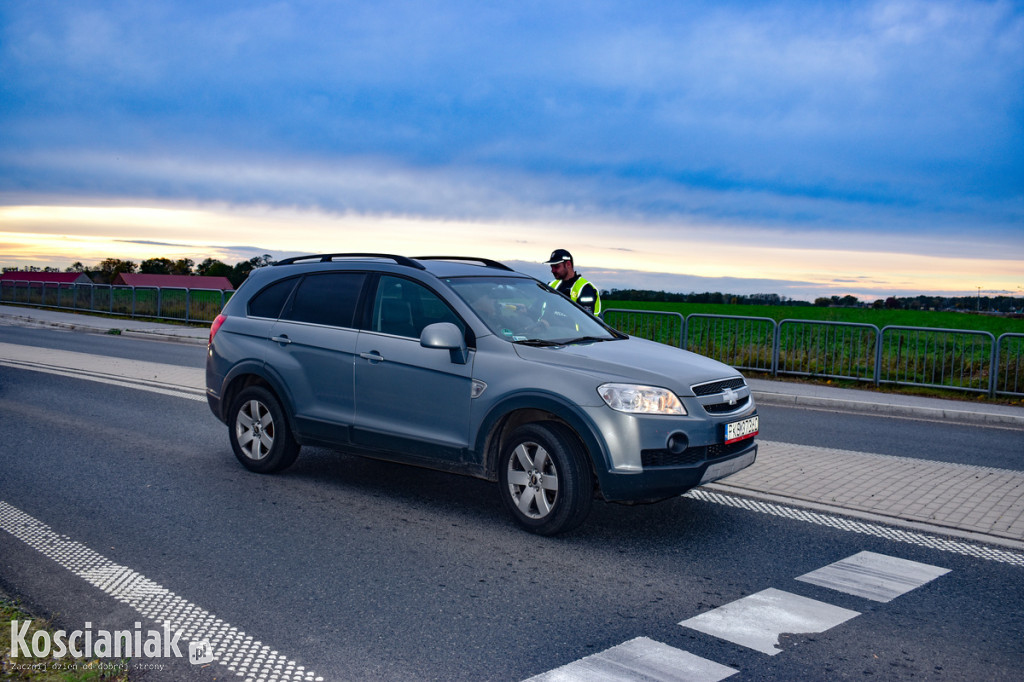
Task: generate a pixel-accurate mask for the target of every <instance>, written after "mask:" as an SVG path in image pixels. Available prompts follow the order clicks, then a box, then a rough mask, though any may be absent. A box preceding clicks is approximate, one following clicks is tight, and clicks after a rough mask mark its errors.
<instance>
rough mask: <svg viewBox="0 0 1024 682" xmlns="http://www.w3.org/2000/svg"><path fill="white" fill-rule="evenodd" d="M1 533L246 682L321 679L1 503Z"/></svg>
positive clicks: (148, 582) (318, 680)
mask: <svg viewBox="0 0 1024 682" xmlns="http://www.w3.org/2000/svg"><path fill="white" fill-rule="evenodd" d="M0 529H2V530H4V531H6V532H8V533H10V534H11V535H13V536H14V537H16V538H17V539H19V540H21V541H22V542H24V543H25V544H26V545H28V546H29V547H31V548H33V549H35V550H37V551H39V552H40V553H42V554H43V555H44V556H46V557H48V558H50V559H52V560H53V561H55V562H57V564H59V565H60V566H62V567H64V568H66V569H67V570H69V571H70V572H71V573H73V574H74V575H76V576H78V577H79V578H82V579H83V580H85V581H86V582H88V583H89V584H91V585H94V586H95V587H98V588H99V589H100V590H102V591H103V592H105V593H106V594H109V595H110V596H112V597H114V598H115V599H117V600H118V601H119V602H121V603H123V604H127V605H128V606H130V607H132V608H134V609H135V610H136V611H138V612H139V613H141V614H142V615H143V616H145V617H147V618H151V619H152V620H154V621H156V622H157V623H158V624H159V625H166V626H167V627H168V628H170V630H171V631H177V632H180V633H181V636H182V638H184V639H187V640H190V641H193V642H197V641H203V640H206V641H208V642H209V643H210V646H211V648H212V650H213V657H214V660H215V661H217V662H218V663H220V664H221V665H224V666H226V667H227V669H228V670H230V671H231V672H232V673H234V674H235V675H236V676H237V677H241V678H245V680H246V681H247V682H249V681H251V682H323V679H324V678H323V677H320V676H318V675H317V674H316V673H314V672H313V671H311V670H307V669H306V667H305V666H302V665H298V664H297V663H296V662H295V661H292V660H289V659H288V658H287V657H286V656H284V655H283V654H280V653H278V652H277V651H274V650H272V649H271V648H270V647H268V646H266V645H265V644H263V643H262V642H259V641H256V640H254V639H253V638H252V637H251V636H249V635H247V634H245V632H243V631H241V630H239V629H238V628H235V627H232V626H231V625H230V624H228V623H225V622H224V621H223V620H221V619H220V618H217V617H216V616H215V615H214V614H212V613H209V612H208V611H205V610H204V609H202V608H200V607H198V606H196V605H195V604H192V603H190V602H189V601H187V600H186V599H184V598H182V597H180V596H178V595H176V594H174V593H173V592H171V591H170V590H168V589H167V588H165V587H163V586H161V585H158V584H157V583H155V582H153V581H152V580H150V579H149V578H147V577H146V576H144V575H142V574H140V573H137V572H135V571H133V570H132V569H130V568H128V567H127V566H121V565H119V564H116V563H114V562H113V561H110V560H109V559H107V558H106V557H103V556H102V555H100V554H98V553H97V552H95V551H93V550H91V549H89V548H88V547H86V546H85V545H83V544H81V543H79V542H76V541H74V540H72V539H71V538H69V537H68V536H66V535H60V534H58V533H56V532H55V531H54V530H52V529H51V528H50V527H49V526H47V525H46V524H45V523H43V522H42V521H39V520H38V519H36V518H34V517H32V516H29V515H28V514H26V513H25V512H23V511H21V510H20V509H18V508H16V507H14V506H12V505H10V504H8V503H6V502H4V501H2V500H0Z"/></svg>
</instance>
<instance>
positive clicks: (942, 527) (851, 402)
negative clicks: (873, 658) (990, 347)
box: [0, 306, 1024, 550]
mask: <svg viewBox="0 0 1024 682" xmlns="http://www.w3.org/2000/svg"><path fill="white" fill-rule="evenodd" d="M115 323H116V324H115ZM0 324H8V325H11V324H14V325H30V326H40V325H49V326H59V327H64V328H74V329H78V330H82V331H93V332H99V333H103V332H105V331H106V330H107V329H110V328H118V329H122V330H124V331H128V332H131V333H135V334H138V335H140V336H146V337H148V338H159V339H163V340H175V341H184V342H189V343H205V342H206V330H205V329H203V328H193V327H182V326H179V325H166V324H160V323H152V322H138V321H133V320H123V319H118V320H109V319H106V318H95V317H89V316H81V315H74V314H70V313H61V312H57V311H44V310H33V309H29V308H21V307H12V306H0ZM5 361H6V362H5ZM4 362H5V364H9V365H11V366H24V367H28V366H30V365H35V368H36V369H40V370H43V371H46V370H47V369H49V370H51V371H55V370H59V369H61V368H63V369H66V370H69V371H73V372H77V373H79V374H80V375H82V376H83V377H85V376H86V375H92V376H93V377H99V378H100V379H101V380H109V381H117V380H123V381H126V382H128V383H129V384H137V385H139V386H147V387H149V388H155V389H158V390H162V389H174V390H180V391H183V392H185V393H188V394H191V395H192V396H193V397H195V398H197V399H198V398H201V396H202V395H204V393H205V376H204V372H203V370H202V369H201V368H187V367H179V366H175V365H166V364H162V363H154V362H139V361H131V360H125V359H121V358H109V357H103V356H95V355H89V354H86V353H75V352H70V351H55V350H49V349H41V348H38V349H37V348H30V347H26V346H19V345H16V344H7V343H0V363H4ZM749 383H750V385H751V388H752V390H753V391H754V396H755V399H756V400H757V401H758V402H759V403H761V404H782V405H799V406H807V407H816V408H823V409H833V410H848V411H856V412H863V413H869V414H882V415H898V416H905V417H914V418H922V419H936V420H943V421H957V422H961V423H968V424H979V425H987V426H999V427H1002V428H1012V429H1020V430H1021V444H1022V445H1021V454H1022V457H1024V408H1020V407H1014V406H1006V405H990V404H980V403H976V402H972V401H966V400H963V401H955V400H941V399H936V398H920V397H915V396H903V395H900V394H882V393H875V392H871V391H861V390H850V389H838V388H834V387H828V386H817V385H809V384H800V383H789V382H783V381H766V380H757V379H754V380H750V381H749ZM707 487H708V488H709V489H713V490H716V491H719V492H724V493H728V494H733V495H742V496H749V497H755V498H759V499H766V500H771V501H776V502H780V503H784V504H792V505H796V506H803V507H809V508H812V509H819V510H824V511H828V512H832V513H838V514H844V515H849V516H854V517H857V518H864V519H870V520H875V521H879V522H882V523H888V524H891V525H898V526H903V527H910V528H915V529H921V530H926V531H930V532H936V533H940V534H948V535H954V536H958V537H964V538H967V539H973V540H976V541H979V542H986V543H991V544H997V545H1001V546H1006V547H1011V548H1014V549H1022V550H1024V471H1012V470H1006V469H994V468H987V467H977V466H971V465H966V464H950V463H944V462H933V461H928V460H921V459H913V458H907V457H894V456H889V455H880V454H873V453H864V452H854V451H848V450H839V449H831V448H821V447H811V446H804V445H795V444H791V443H779V442H773V441H760V447H759V452H758V459H757V462H755V464H754V465H753V466H751V467H749V468H747V469H745V470H743V471H740V472H738V473H736V474H734V475H732V476H730V477H729V478H727V479H724V480H722V481H719V482H717V483H713V484H710V485H709V486H707Z"/></svg>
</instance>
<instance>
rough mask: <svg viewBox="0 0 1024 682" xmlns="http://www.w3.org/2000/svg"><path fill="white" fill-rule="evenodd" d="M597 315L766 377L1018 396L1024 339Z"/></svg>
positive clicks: (655, 314) (754, 320)
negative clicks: (845, 381) (861, 382)
mask: <svg viewBox="0 0 1024 682" xmlns="http://www.w3.org/2000/svg"><path fill="white" fill-rule="evenodd" d="M601 316H602V317H603V318H604V320H605V322H607V323H608V324H610V325H611V326H612V327H615V328H616V329H619V330H621V331H623V332H625V333H627V334H631V335H633V336H640V337H643V338H647V339H651V340H654V341H659V342H661V343H666V344H669V345H673V346H678V347H679V348H683V349H686V350H691V351H694V352H695V353H700V354H701V355H706V356H708V357H710V358H714V359H716V360H719V361H720V362H724V363H726V364H728V365H732V366H733V367H736V368H737V369H742V370H751V371H755V372H764V373H767V374H771V375H772V376H781V375H792V376H807V377H821V378H829V379H848V380H853V381H863V382H865V383H868V382H870V383H872V384H874V385H876V386H878V385H881V384H894V385H906V386H927V387H932V388H942V389H950V390H956V391H968V392H974V393H982V394H987V395H989V396H992V397H995V396H996V395H1011V396H1024V367H1022V365H1024V334H1003V335H1001V336H1000V337H999V338H995V336H994V335H992V334H991V333H989V332H983V331H973V330H966V329H931V328H924V327H897V326H890V327H883V328H882V329H879V328H878V327H876V326H875V325H872V324H859V323H852V322H822V321H818V320H782V321H781V322H776V321H775V320H773V319H771V318H766V317H739V316H729V315H703V314H696V313H695V314H692V315H688V316H686V317H684V316H683V315H682V314H680V313H669V312H660V311H648V310H624V309H618V308H612V309H609V310H605V311H604V312H603V313H602V315H601Z"/></svg>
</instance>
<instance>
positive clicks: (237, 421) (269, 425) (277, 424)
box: [228, 386, 299, 474]
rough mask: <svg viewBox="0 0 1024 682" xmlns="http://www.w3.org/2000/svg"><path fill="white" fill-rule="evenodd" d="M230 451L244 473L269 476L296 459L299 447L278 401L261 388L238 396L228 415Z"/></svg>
mask: <svg viewBox="0 0 1024 682" xmlns="http://www.w3.org/2000/svg"><path fill="white" fill-rule="evenodd" d="M228 431H229V433H230V437H231V449H232V450H234V452H235V457H237V458H238V461H239V462H241V463H242V464H243V465H244V466H245V468H246V469H249V470H250V471H255V472H257V473H261V474H270V473H274V472H277V471H281V470H283V469H286V468H288V467H289V466H291V465H292V464H293V463H294V462H295V458H296V457H298V456H299V444H298V442H296V440H295V438H294V436H292V433H291V430H290V429H289V428H288V420H287V419H286V418H285V414H284V410H283V409H282V408H281V403H280V401H279V400H278V399H277V397H276V396H275V395H274V394H273V393H271V392H270V391H268V390H267V389H265V388H263V387H260V386H250V387H249V388H246V389H244V390H243V391H242V392H241V393H239V394H238V395H237V396H236V397H235V400H234V402H232V403H231V409H230V411H229V413H228Z"/></svg>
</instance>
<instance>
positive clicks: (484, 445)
mask: <svg viewBox="0 0 1024 682" xmlns="http://www.w3.org/2000/svg"><path fill="white" fill-rule="evenodd" d="M537 422H555V423H558V424H561V425H562V426H563V427H565V428H567V429H568V430H569V431H570V433H571V434H572V435H573V437H574V438H575V439H576V441H577V444H578V445H579V447H580V448H582V450H583V452H584V453H585V454H586V456H587V461H588V462H589V463H590V470H591V475H592V477H593V480H594V482H595V485H598V481H599V479H600V476H599V475H598V467H599V466H605V463H606V462H607V461H608V456H607V452H606V449H605V445H604V440H603V439H602V438H601V437H600V435H599V431H598V430H597V427H596V426H594V424H593V423H592V422H591V421H590V419H589V418H588V417H587V416H586V415H585V414H583V413H581V412H580V411H579V410H577V409H576V408H575V407H574V406H572V405H570V404H569V403H567V402H565V401H564V400H563V399H561V398H560V397H556V396H553V395H548V394H543V393H534V394H525V395H517V396H513V397H510V398H506V399H505V400H503V401H501V402H500V403H498V404H496V405H495V406H494V407H492V408H491V410H490V411H489V412H488V414H487V417H486V418H485V419H484V421H483V423H482V424H481V427H480V430H479V431H478V432H477V440H476V451H477V452H479V453H482V457H483V467H484V473H485V475H486V477H487V479H488V480H491V481H496V480H498V460H499V458H500V457H499V455H500V453H501V450H502V448H503V447H504V446H505V444H506V442H507V439H508V437H509V435H510V434H511V433H512V432H513V431H514V430H515V429H516V428H517V427H519V426H521V425H523V424H529V423H537Z"/></svg>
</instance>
